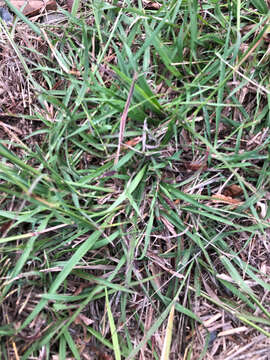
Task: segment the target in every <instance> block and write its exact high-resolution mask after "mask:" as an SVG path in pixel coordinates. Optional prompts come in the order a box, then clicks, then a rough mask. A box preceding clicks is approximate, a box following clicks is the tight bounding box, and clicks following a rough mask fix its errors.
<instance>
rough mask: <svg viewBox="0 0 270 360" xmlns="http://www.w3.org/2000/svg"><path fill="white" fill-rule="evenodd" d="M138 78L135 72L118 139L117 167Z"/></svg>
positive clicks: (115, 163)
mask: <svg viewBox="0 0 270 360" xmlns="http://www.w3.org/2000/svg"><path fill="white" fill-rule="evenodd" d="M137 77H138V74H137V73H136V72H135V73H134V75H133V79H132V83H131V87H130V90H129V93H128V98H127V101H126V105H125V108H124V111H123V114H122V116H121V121H120V131H119V137H118V148H117V153H116V157H115V160H114V165H117V163H118V160H119V156H120V151H121V144H122V141H123V137H124V131H125V127H126V121H127V115H128V110H129V106H130V102H131V98H132V95H133V91H134V86H135V82H136V80H137Z"/></svg>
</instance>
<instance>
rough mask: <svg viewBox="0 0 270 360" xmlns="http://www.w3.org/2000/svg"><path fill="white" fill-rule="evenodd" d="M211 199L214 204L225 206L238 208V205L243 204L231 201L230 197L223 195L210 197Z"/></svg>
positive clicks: (234, 200)
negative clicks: (223, 204)
mask: <svg viewBox="0 0 270 360" xmlns="http://www.w3.org/2000/svg"><path fill="white" fill-rule="evenodd" d="M211 199H212V200H213V202H215V203H225V204H229V205H236V206H239V205H242V204H243V202H242V201H240V200H239V199H233V198H232V197H231V196H225V195H222V194H215V195H212V196H211Z"/></svg>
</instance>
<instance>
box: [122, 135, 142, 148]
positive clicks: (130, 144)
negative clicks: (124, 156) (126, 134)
mask: <svg viewBox="0 0 270 360" xmlns="http://www.w3.org/2000/svg"><path fill="white" fill-rule="evenodd" d="M140 141H141V137H140V136H137V137H135V138H133V139H131V140H128V141H127V142H126V143H125V144H124V145H123V147H124V148H128V147H133V146H135V145H137V144H138V143H139V142H140Z"/></svg>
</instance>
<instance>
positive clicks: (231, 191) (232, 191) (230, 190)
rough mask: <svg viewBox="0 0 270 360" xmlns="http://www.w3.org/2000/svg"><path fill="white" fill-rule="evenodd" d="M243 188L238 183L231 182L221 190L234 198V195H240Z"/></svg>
mask: <svg viewBox="0 0 270 360" xmlns="http://www.w3.org/2000/svg"><path fill="white" fill-rule="evenodd" d="M242 194H243V190H242V188H241V187H240V186H239V185H236V184H232V185H230V186H227V187H225V189H224V191H223V195H225V196H230V197H232V198H235V197H236V196H239V195H242Z"/></svg>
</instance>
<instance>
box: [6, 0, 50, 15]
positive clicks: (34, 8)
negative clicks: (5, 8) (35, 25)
mask: <svg viewBox="0 0 270 360" xmlns="http://www.w3.org/2000/svg"><path fill="white" fill-rule="evenodd" d="M10 1H11V3H12V5H14V6H15V7H16V8H17V9H19V10H20V9H21V8H22V7H23V6H24V5H25V3H26V5H25V6H24V8H23V10H22V13H23V14H24V15H29V16H34V15H38V14H39V13H41V12H42V11H44V10H56V9H57V4H56V1H55V0H47V1H46V0H27V1H25V0H10Z"/></svg>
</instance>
